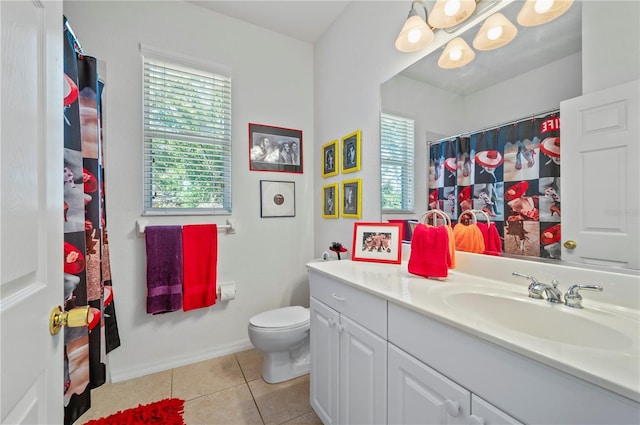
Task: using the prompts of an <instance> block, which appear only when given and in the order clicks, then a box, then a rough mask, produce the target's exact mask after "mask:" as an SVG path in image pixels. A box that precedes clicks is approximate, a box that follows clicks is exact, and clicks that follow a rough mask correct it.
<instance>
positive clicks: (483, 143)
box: [428, 111, 561, 259]
mask: <svg viewBox="0 0 640 425" xmlns="http://www.w3.org/2000/svg"><path fill="white" fill-rule="evenodd" d="M429 160H430V172H429V205H428V208H429V209H436V208H437V209H441V210H443V211H444V212H445V213H446V214H447V215H449V217H451V219H452V221H454V222H456V221H457V220H458V218H459V217H460V214H461V213H462V212H464V211H465V210H469V209H476V210H481V211H484V212H485V213H486V215H487V216H488V217H489V219H490V220H491V222H492V225H495V226H496V229H497V230H498V233H499V234H500V237H501V239H502V251H503V252H505V253H508V254H512V255H522V256H529V257H542V258H552V259H560V252H561V246H560V230H561V228H560V214H561V208H560V115H559V113H558V112H557V111H556V112H551V113H548V114H543V115H541V116H534V117H532V118H527V119H523V120H519V121H515V122H512V123H509V124H505V125H502V126H501V127H498V128H491V129H486V130H482V131H477V132H474V133H471V134H469V135H467V136H464V137H462V136H459V137H453V138H450V139H447V140H443V141H440V142H437V143H432V144H431V145H430V146H429ZM479 219H480V218H479ZM483 221H484V220H483Z"/></svg>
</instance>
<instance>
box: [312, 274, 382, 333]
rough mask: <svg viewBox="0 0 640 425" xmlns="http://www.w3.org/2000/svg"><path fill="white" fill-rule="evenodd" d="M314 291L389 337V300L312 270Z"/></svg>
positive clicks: (376, 331)
mask: <svg viewBox="0 0 640 425" xmlns="http://www.w3.org/2000/svg"><path fill="white" fill-rule="evenodd" d="M309 287H310V295H311V296H312V297H314V298H316V299H317V300H319V301H322V302H323V303H325V304H326V305H328V306H329V307H331V308H333V309H334V310H336V311H338V312H339V313H341V314H344V315H345V316H348V317H349V318H351V319H352V320H354V321H356V322H358V323H359V324H360V325H362V326H364V327H365V328H367V329H369V330H370V331H372V332H374V333H375V334H377V335H378V336H380V337H382V338H385V339H386V338H387V300H385V299H382V298H379V297H376V296H375V295H372V294H369V293H368V292H365V291H362V290H360V289H358V288H356V287H354V286H350V285H347V284H345V283H342V282H338V281H337V280H335V279H332V278H330V277H328V276H325V275H323V274H321V273H317V272H314V271H310V272H309Z"/></svg>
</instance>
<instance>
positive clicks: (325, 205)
mask: <svg viewBox="0 0 640 425" xmlns="http://www.w3.org/2000/svg"><path fill="white" fill-rule="evenodd" d="M322 218H338V183H333V184H328V185H326V186H322Z"/></svg>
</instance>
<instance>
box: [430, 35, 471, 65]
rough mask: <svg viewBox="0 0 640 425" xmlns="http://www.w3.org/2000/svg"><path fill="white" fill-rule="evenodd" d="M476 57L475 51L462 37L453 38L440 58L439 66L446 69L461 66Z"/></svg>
mask: <svg viewBox="0 0 640 425" xmlns="http://www.w3.org/2000/svg"><path fill="white" fill-rule="evenodd" d="M475 57H476V54H475V52H474V51H473V49H471V47H469V45H468V44H467V42H466V41H464V40H463V39H462V38H461V37H456V38H454V39H453V40H451V41H450V42H449V43H448V44H447V47H445V48H444V51H443V52H442V54H441V55H440V59H438V66H439V67H440V68H444V69H454V68H460V67H461V66H464V65H466V64H468V63H469V62H471V61H472V60H473V58H475Z"/></svg>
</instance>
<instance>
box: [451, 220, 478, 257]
mask: <svg viewBox="0 0 640 425" xmlns="http://www.w3.org/2000/svg"><path fill="white" fill-rule="evenodd" d="M453 237H454V239H455V244H456V249H457V250H458V251H465V252H474V253H476V254H482V253H484V250H485V248H484V238H483V237H482V232H481V231H480V229H479V228H478V225H477V224H469V225H468V226H465V225H464V224H462V223H458V224H456V226H455V227H454V228H453Z"/></svg>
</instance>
